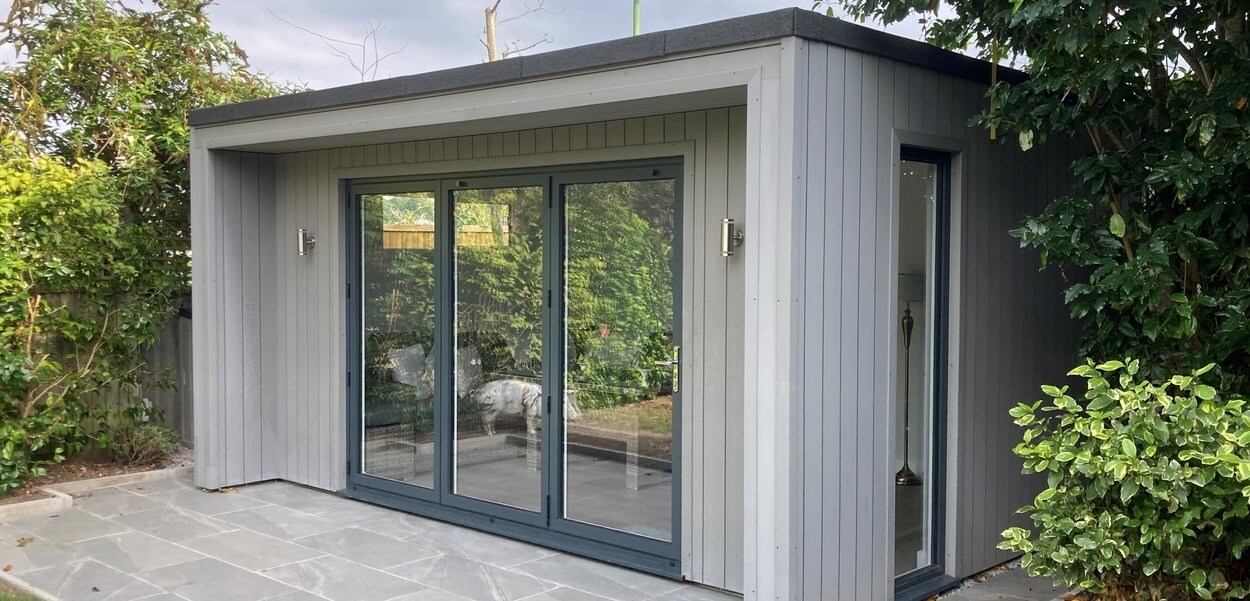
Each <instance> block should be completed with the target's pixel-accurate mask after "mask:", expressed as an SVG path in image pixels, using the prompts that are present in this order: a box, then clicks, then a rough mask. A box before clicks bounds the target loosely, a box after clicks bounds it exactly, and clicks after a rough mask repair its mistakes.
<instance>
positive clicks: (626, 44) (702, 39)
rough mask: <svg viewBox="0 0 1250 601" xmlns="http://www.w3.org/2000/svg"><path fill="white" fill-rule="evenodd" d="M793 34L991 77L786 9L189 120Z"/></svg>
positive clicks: (880, 35) (281, 110)
mask: <svg viewBox="0 0 1250 601" xmlns="http://www.w3.org/2000/svg"><path fill="white" fill-rule="evenodd" d="M791 36H793V37H799V38H804V39H808V40H814V41H818V42H824V43H826V44H831V45H834V46H840V47H843V48H847V49H850V50H856V51H859V52H864V53H866V54H872V55H875V56H880V57H883V58H888V59H891V60H895V61H898V62H902V63H907V64H912V65H916V66H919V67H924V68H927V69H932V70H934V71H939V72H941V73H945V74H948V75H952V76H955V77H960V78H963V79H971V80H974V81H978V82H984V83H989V81H990V71H991V65H990V63H988V62H985V61H982V60H979V59H976V58H972V57H969V56H965V55H962V54H959V53H956V52H951V51H949V50H943V49H941V48H938V47H936V46H932V45H929V44H926V43H924V42H919V41H916V40H911V39H908V38H903V37H899V36H896V35H894V34H890V33H886V32H883V31H878V30H875V29H871V28H868V27H864V26H862V25H857V24H854V23H849V22H847V21H842V20H840V19H835V18H832V17H828V16H825V15H822V14H820V13H817V12H815V11H810V10H803V9H800V8H785V9H781V10H775V11H771V12H766V13H759V14H755V15H748V16H745V17H736V18H733V19H725V20H722V21H713V22H711V23H704V24H701V25H694V26H691V27H682V28H680V29H671V30H668V31H658V32H655V33H648V34H644V35H640V36H635V37H628V38H621V39H617V40H610V41H607V42H598V43H595V44H587V45H584V46H576V47H573V48H566V49H562V50H554V51H551V52H544V53H541V54H533V55H523V56H518V57H514V58H509V59H504V60H500V61H495V62H493V63H482V64H478V65H469V66H466V67H456V68H453V69H444V70H441V71H431V72H428V73H417V74H414V75H404V76H400V77H392V78H389V79H382V80H378V81H370V82H365V83H359V84H352V85H347V86H341V87H336V88H328V89H325V90H310V91H307V92H298V93H295V94H286V95H283V96H275V97H273V98H265V99H261V100H252V101H248V102H241V103H237V104H226V105H221V106H213V107H207V108H202V109H196V110H193V111H191V115H190V119H189V120H190V124H191V125H192V126H193V127H194V126H207V125H217V124H223V123H231V122H235V121H246V120H250V119H262V118H267V117H276V116H281V115H290V114H295V113H304V112H310V111H318V110H325V109H332V108H339V107H346V106H355V105H362V104H370V103H378V102H388V101H395V100H402V99H407V98H415V97H418V96H425V95H429V94H436V93H443V92H451V91H455V90H464V89H469V88H482V87H490V86H495V85H501V84H507V83H514V82H518V81H523V80H526V79H532V78H538V77H547V76H552V75H557V74H564V73H573V72H576V71H584V70H589V69H599V68H603V67H611V66H615V65H624V64H628V63H635V62H639V61H645V60H655V59H661V58H664V57H666V56H671V55H675V54H681V53H686V52H693V51H701V50H713V49H716V48H724V47H729V46H737V45H742V44H751V43H756V42H764V41H768V40H774V39H778V38H785V37H791ZM998 76H999V78H1000V79H1003V80H1005V81H1022V80H1023V79H1024V78H1025V75H1024V74H1023V73H1021V72H1019V71H1016V70H1014V69H1009V68H1006V67H999V70H998Z"/></svg>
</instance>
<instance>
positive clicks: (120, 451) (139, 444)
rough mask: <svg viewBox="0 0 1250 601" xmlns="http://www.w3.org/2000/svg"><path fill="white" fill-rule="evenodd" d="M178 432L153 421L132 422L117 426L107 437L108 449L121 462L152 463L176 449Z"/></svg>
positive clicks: (165, 457) (163, 458) (164, 457)
mask: <svg viewBox="0 0 1250 601" xmlns="http://www.w3.org/2000/svg"><path fill="white" fill-rule="evenodd" d="M179 442H180V441H179V437H178V433H177V432H174V431H173V430H170V429H169V428H166V427H165V426H162V425H160V424H153V423H133V424H128V425H125V426H122V427H120V428H117V429H116V430H114V431H113V432H112V435H111V436H110V438H109V444H108V450H109V452H110V453H112V455H113V457H114V458H115V459H117V460H118V461H121V462H123V463H132V464H137V465H147V464H153V463H156V462H158V461H163V460H165V459H167V458H168V457H169V456H170V455H173V454H174V452H175V451H177V450H178V443H179Z"/></svg>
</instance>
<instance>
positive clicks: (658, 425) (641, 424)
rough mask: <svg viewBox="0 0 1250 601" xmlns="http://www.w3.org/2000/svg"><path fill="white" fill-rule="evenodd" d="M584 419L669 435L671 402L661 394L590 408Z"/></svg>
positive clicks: (595, 422)
mask: <svg viewBox="0 0 1250 601" xmlns="http://www.w3.org/2000/svg"><path fill="white" fill-rule="evenodd" d="M584 419H585V420H586V421H587V422H589V423H592V424H595V425H603V426H607V427H610V428H612V429H614V430H625V429H629V430H632V429H633V428H634V426H635V425H637V426H638V430H639V431H642V432H652V433H655V434H664V435H671V434H672V433H673V403H672V400H671V399H670V398H669V397H666V396H663V397H658V398H655V399H649V400H645V401H640V402H637V403H630V404H628V405H620V406H618V407H609V408H606V409H591V410H589V411H587V412H586V415H585V417H584Z"/></svg>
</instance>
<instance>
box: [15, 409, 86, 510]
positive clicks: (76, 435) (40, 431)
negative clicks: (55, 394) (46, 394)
mask: <svg viewBox="0 0 1250 601" xmlns="http://www.w3.org/2000/svg"><path fill="white" fill-rule="evenodd" d="M81 421H82V420H81V416H80V415H78V411H76V410H75V409H74V407H73V406H72V405H67V404H65V403H58V404H54V405H53V406H51V407H48V408H47V409H45V410H44V411H41V412H39V413H35V414H33V415H30V416H27V417H8V416H6V417H5V418H4V419H3V420H0V445H2V446H0V496H2V495H4V494H6V493H8V492H9V491H11V490H14V489H16V488H18V487H20V486H21V485H22V481H23V480H25V479H26V477H27V476H42V475H43V474H44V466H47V465H52V464H55V463H59V462H61V461H64V460H65V457H67V456H69V455H71V454H73V453H77V452H78V451H81V450H82V449H83V447H85V446H86V443H87V437H86V435H85V434H84V433H83V431H82V426H81Z"/></svg>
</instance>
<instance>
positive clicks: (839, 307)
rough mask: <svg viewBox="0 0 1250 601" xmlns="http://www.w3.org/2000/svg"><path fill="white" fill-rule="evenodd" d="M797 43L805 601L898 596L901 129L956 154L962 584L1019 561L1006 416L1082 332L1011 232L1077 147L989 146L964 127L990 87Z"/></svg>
mask: <svg viewBox="0 0 1250 601" xmlns="http://www.w3.org/2000/svg"><path fill="white" fill-rule="evenodd" d="M800 52H805V53H806V56H805V57H800V59H799V60H798V61H796V62H797V64H798V65H799V69H800V70H801V69H806V73H805V74H804V73H799V74H798V75H799V77H797V79H798V80H799V81H804V79H805V80H806V82H807V89H806V90H803V91H800V93H805V94H806V99H805V101H804V102H799V103H798V104H799V106H801V107H802V106H805V107H806V109H805V113H806V114H805V115H804V116H803V118H802V119H799V120H798V123H797V126H796V136H798V137H799V138H800V140H799V142H800V143H799V146H800V154H801V155H802V156H800V157H798V158H796V170H797V175H798V176H797V177H796V181H797V182H798V183H797V184H796V187H797V189H798V190H799V192H798V193H799V194H801V195H804V198H801V199H799V204H800V205H801V206H802V207H803V209H802V215H801V217H800V218H799V219H800V221H801V223H800V224H798V225H797V226H796V232H797V233H798V236H799V238H800V239H799V240H797V241H796V244H797V245H798V249H800V252H799V253H798V255H799V257H800V258H799V259H798V260H797V262H796V266H795V269H796V271H797V272H798V273H797V276H796V280H797V286H798V287H799V291H798V295H799V298H800V303H799V305H800V306H799V307H798V308H797V309H796V315H798V316H799V317H798V319H799V325H798V327H797V328H796V332H795V341H794V344H795V348H796V357H798V360H797V361H796V363H797V364H798V365H797V368H796V370H797V372H798V374H797V376H796V378H795V386H796V387H797V388H798V391H797V392H798V395H797V396H798V401H797V403H798V407H797V408H796V411H797V413H798V414H797V415H796V416H794V417H795V429H794V434H795V436H797V437H800V441H799V442H798V443H797V445H796V446H797V448H801V449H804V452H802V453H800V454H799V457H798V458H797V459H796V460H797V461H798V462H799V464H800V465H797V466H796V470H797V473H799V474H801V475H802V477H801V479H800V480H801V483H800V484H799V485H798V487H797V490H795V491H794V493H793V494H795V495H798V496H799V497H801V503H800V512H801V516H802V528H801V535H800V537H799V538H798V540H797V541H796V547H797V550H796V551H797V552H796V555H797V557H798V558H799V561H798V563H799V565H798V568H797V569H798V570H799V572H800V573H799V574H796V575H795V578H796V580H797V582H798V585H797V591H798V594H797V595H796V598H800V599H889V598H892V596H893V585H892V582H893V570H894V567H893V562H894V560H893V553H892V538H893V523H892V519H891V516H892V513H891V508H892V507H893V503H894V490H893V488H894V484H893V481H892V471H893V469H894V467H893V465H894V462H893V461H892V458H891V457H890V453H891V449H893V448H894V447H893V440H894V439H895V437H896V436H898V435H899V433H898V432H895V431H894V428H892V426H891V424H893V423H894V416H893V415H892V413H891V411H892V409H891V407H893V403H889V402H888V400H889V399H891V398H893V396H892V395H894V394H897V391H896V390H895V386H894V385H893V382H894V374H895V369H896V367H895V366H894V365H893V362H892V361H891V358H892V357H895V356H896V355H895V354H894V349H895V345H897V344H898V334H897V332H898V319H897V313H898V312H897V311H896V309H897V304H898V303H897V301H895V300H893V299H894V297H895V293H896V283H895V278H894V274H895V273H896V272H897V261H898V258H897V256H896V251H895V248H896V245H897V237H898V235H897V225H896V224H897V214H896V212H897V211H896V208H895V207H894V203H895V202H896V197H895V193H894V190H893V187H894V186H895V182H896V175H895V173H894V172H895V171H896V170H897V164H896V163H894V162H893V161H894V160H896V159H897V150H896V147H897V146H898V143H897V141H896V140H898V139H899V138H898V137H896V136H901V137H903V138H904V139H906V138H907V137H908V136H909V135H910V136H911V138H912V139H929V140H941V141H943V143H949V144H951V145H953V146H955V147H956V148H955V150H956V154H957V155H958V156H959V159H958V160H957V162H956V167H957V168H958V169H959V170H960V173H958V174H956V178H955V181H956V182H957V183H958V182H962V185H961V187H960V188H959V189H956V190H954V191H953V198H954V201H955V203H956V208H955V209H954V212H953V215H952V231H954V232H956V233H957V235H958V238H956V239H954V240H952V243H951V244H952V249H951V250H952V262H953V265H952V290H951V298H952V301H953V303H955V304H954V305H953V307H952V309H951V311H952V314H951V324H952V327H953V328H958V329H955V330H952V331H951V332H950V334H951V337H952V338H951V343H950V346H949V348H950V353H951V356H950V357H949V358H948V364H949V365H950V374H949V375H950V378H951V379H952V380H953V381H954V382H955V383H956V386H955V387H954V388H953V389H951V390H950V394H949V405H950V419H949V420H948V430H947V437H948V440H949V441H950V442H951V444H950V446H949V448H948V455H949V458H950V460H951V461H950V463H948V465H950V467H951V468H953V470H954V471H953V473H952V474H951V477H950V478H951V479H950V480H949V481H948V486H950V487H953V495H952V496H951V497H949V499H950V501H951V502H950V503H948V508H947V512H948V517H949V521H948V522H947V523H948V528H952V529H953V531H952V535H951V536H950V537H949V538H948V540H949V541H951V543H953V544H950V545H948V548H947V553H948V555H947V560H946V562H945V563H946V564H947V565H946V568H947V570H948V572H950V573H952V574H954V575H956V576H966V575H969V574H972V573H975V572H977V571H979V570H981V569H983V568H986V567H989V566H991V565H994V564H996V563H998V562H1001V561H1003V560H1005V559H1008V558H1009V556H1008V555H1007V554H1005V553H1004V552H1001V551H998V550H996V549H995V545H996V543H997V542H998V539H999V533H1000V532H1001V531H1002V530H1003V529H1005V528H1007V527H1008V526H1010V525H1013V524H1016V523H1018V522H1019V519H1020V518H1019V517H1017V516H1015V515H1014V512H1015V510H1016V508H1018V507H1019V506H1021V505H1023V504H1025V503H1027V502H1029V501H1030V500H1031V498H1032V495H1033V494H1034V493H1035V492H1036V491H1037V490H1038V482H1037V481H1036V480H1032V479H1029V478H1025V477H1023V476H1021V475H1020V462H1019V460H1018V458H1016V457H1015V456H1014V455H1012V453H1011V447H1012V446H1013V444H1014V443H1015V441H1016V439H1017V438H1018V435H1019V432H1018V430H1017V429H1016V428H1015V426H1014V425H1013V424H1012V423H1011V420H1010V418H1009V417H1008V415H1007V410H1008V409H1009V408H1010V407H1011V406H1013V405H1014V404H1015V403H1017V402H1020V401H1027V400H1032V399H1034V398H1035V397H1037V395H1038V392H1037V387H1038V386H1039V385H1040V384H1042V383H1047V382H1058V381H1060V380H1062V379H1063V378H1064V373H1065V371H1066V370H1067V369H1068V367H1069V363H1070V362H1071V361H1072V357H1071V352H1072V349H1074V348H1075V344H1074V342H1075V337H1074V333H1075V331H1076V328H1075V325H1074V324H1073V323H1072V322H1071V321H1070V320H1069V319H1068V317H1067V312H1066V310H1065V308H1064V306H1063V304H1062V295H1061V293H1060V290H1061V287H1062V283H1061V281H1060V277H1061V276H1060V275H1059V274H1058V273H1057V272H1055V271H1053V270H1052V271H1044V272H1039V271H1038V268H1037V265H1038V263H1037V256H1036V254H1035V253H1032V252H1026V251H1022V250H1020V249H1019V248H1018V243H1017V241H1016V240H1015V239H1013V238H1011V237H1010V236H1009V235H1008V233H1007V232H1008V230H1010V229H1011V228H1012V227H1015V226H1016V224H1018V223H1019V221H1020V220H1021V218H1022V217H1023V216H1024V215H1026V214H1028V213H1036V212H1038V211H1040V210H1041V208H1042V207H1043V206H1044V205H1045V202H1046V201H1047V200H1048V199H1051V198H1054V197H1056V196H1058V195H1061V194H1063V193H1064V191H1065V189H1066V188H1067V187H1068V186H1070V185H1071V179H1070V176H1069V175H1068V171H1067V164H1068V159H1069V158H1070V157H1071V156H1072V154H1071V153H1072V152H1073V148H1072V146H1071V145H1070V144H1066V143H1051V144H1048V145H1046V146H1042V147H1038V148H1035V149H1033V150H1032V151H1030V152H1028V153H1023V152H1021V151H1020V149H1019V147H1018V146H1017V145H1016V144H1015V143H1014V141H1008V143H1004V144H999V143H994V142H990V141H989V140H988V139H987V138H988V134H987V132H986V131H984V130H982V129H980V128H970V127H969V126H968V125H967V122H968V119H969V118H970V117H971V116H972V115H974V114H976V113H977V112H979V111H980V110H981V108H982V106H983V104H984V102H985V100H984V99H983V94H984V92H985V90H986V88H985V86H983V85H980V84H976V83H973V82H970V81H968V80H963V79H958V78H955V77H951V76H947V75H943V74H940V73H937V72H934V71H928V70H925V69H922V68H920V67H916V66H911V65H907V64H903V63H898V62H894V61H891V60H888V59H883V58H880V57H876V56H872V55H867V54H863V53H861V52H857V51H853V50H848V49H845V48H840V47H836V46H829V45H826V44H822V43H816V42H812V43H809V44H807V45H806V49H805V50H802V49H801V50H800ZM804 59H805V60H804ZM803 75H806V78H804V77H803ZM912 134H923V135H927V136H929V137H928V138H922V137H917V136H915V135H912Z"/></svg>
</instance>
